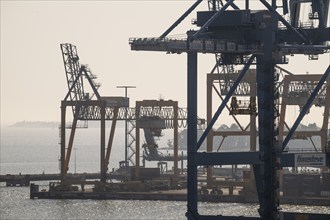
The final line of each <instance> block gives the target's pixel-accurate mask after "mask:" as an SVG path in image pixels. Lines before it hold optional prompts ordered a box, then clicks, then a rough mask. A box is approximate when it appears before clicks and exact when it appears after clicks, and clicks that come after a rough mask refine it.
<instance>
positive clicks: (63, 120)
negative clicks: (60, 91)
mask: <svg viewBox="0 0 330 220" xmlns="http://www.w3.org/2000/svg"><path fill="white" fill-rule="evenodd" d="M65 116H66V105H65V103H64V101H62V103H61V131H60V132H61V161H60V162H61V181H62V182H63V181H64V179H65V174H66V167H65Z"/></svg>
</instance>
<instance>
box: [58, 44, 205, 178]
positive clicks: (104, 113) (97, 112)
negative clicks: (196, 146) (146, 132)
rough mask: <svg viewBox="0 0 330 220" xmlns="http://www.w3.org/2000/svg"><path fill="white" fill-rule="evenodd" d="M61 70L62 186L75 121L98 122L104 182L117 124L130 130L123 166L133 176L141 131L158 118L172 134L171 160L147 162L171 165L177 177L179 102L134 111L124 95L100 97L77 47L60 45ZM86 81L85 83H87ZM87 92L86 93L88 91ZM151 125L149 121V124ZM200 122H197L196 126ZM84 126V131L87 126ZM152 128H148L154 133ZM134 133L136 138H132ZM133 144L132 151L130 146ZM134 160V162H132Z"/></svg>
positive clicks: (182, 117)
mask: <svg viewBox="0 0 330 220" xmlns="http://www.w3.org/2000/svg"><path fill="white" fill-rule="evenodd" d="M61 51H62V56H63V62H64V68H65V73H66V79H67V84H68V93H67V94H66V96H65V98H64V100H62V102H61V126H60V138H61V141H60V144H61V159H60V163H61V181H62V183H64V184H65V180H66V175H67V171H68V169H69V162H70V158H71V153H72V149H73V143H74V137H75V133H76V130H77V128H79V125H78V121H84V122H87V121H99V122H100V132H101V135H100V152H101V153H100V158H101V159H100V180H101V182H105V181H106V177H107V171H108V164H109V159H110V155H111V149H112V144H113V139H114V134H115V129H116V123H117V121H129V122H131V123H132V127H131V129H130V130H129V131H125V133H126V134H125V135H126V138H127V136H129V137H130V138H131V139H130V143H127V142H126V141H125V142H126V144H127V145H126V146H125V148H126V149H125V165H126V166H129V162H130V163H131V164H132V165H133V166H136V167H137V169H136V173H137V174H136V176H137V177H138V174H139V173H138V172H139V168H140V128H142V127H143V126H142V125H143V124H144V125H146V123H143V122H145V121H146V120H147V119H150V118H153V117H157V118H158V119H159V120H160V121H162V122H164V126H163V127H161V128H163V129H169V128H171V129H173V130H174V136H173V139H174V156H171V157H157V158H149V159H151V160H156V161H174V174H175V175H177V173H178V144H177V142H178V140H177V139H178V128H179V127H184V126H186V124H187V122H186V121H187V109H184V108H179V107H178V102H176V101H172V100H144V101H137V102H136V107H134V108H132V107H129V99H128V97H127V94H126V95H125V97H113V96H101V95H100V94H99V92H98V88H99V87H100V84H98V83H96V82H95V79H96V76H95V75H94V74H92V72H91V70H90V69H89V68H88V67H87V66H86V65H80V64H79V56H78V53H77V48H76V46H74V45H72V44H69V43H66V44H61ZM86 81H87V82H86ZM86 84H87V85H89V87H88V86H86ZM88 88H89V90H88ZM67 107H71V108H72V113H73V119H72V124H71V125H69V126H67V122H66V109H67ZM106 121H111V122H112V123H111V127H110V133H109V138H108V142H106V139H105V138H106ZM149 121H150V120H149ZM202 123H203V120H201V119H199V123H198V124H199V125H201V124H202ZM86 125H87V123H85V124H84V126H83V127H85V128H86V127H87V126H86ZM152 126H153V125H147V127H148V128H151V129H156V128H157V127H152ZM66 129H70V136H69V140H68V143H66ZM134 130H135V136H134ZM133 142H135V145H136V146H135V148H134V147H133V146H132V145H133ZM134 157H135V161H134Z"/></svg>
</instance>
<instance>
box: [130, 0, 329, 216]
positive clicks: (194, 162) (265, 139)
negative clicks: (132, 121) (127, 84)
mask: <svg viewBox="0 0 330 220" xmlns="http://www.w3.org/2000/svg"><path fill="white" fill-rule="evenodd" d="M201 2H202V1H201V0H199V1H196V2H195V3H194V4H193V5H192V6H191V7H190V8H189V9H188V10H187V11H186V12H185V13H184V14H183V15H182V16H181V17H180V18H179V19H178V20H177V21H176V22H174V24H173V25H172V26H170V27H169V28H168V29H167V30H166V31H165V32H164V33H163V34H162V35H161V36H160V37H158V38H131V39H130V40H129V43H130V45H131V50H137V51H139V50H143V51H163V52H167V53H178V54H180V53H187V59H188V64H187V72H188V75H187V86H188V97H187V99H188V109H189V112H188V121H189V123H188V197H187V200H188V210H187V213H186V215H187V217H188V219H245V218H244V217H228V216H227V217H225V216H208V215H207V216H206V215H200V214H199V213H198V209H197V191H198V190H197V182H198V181H197V166H199V165H226V164H253V168H254V173H255V181H256V186H257V192H258V198H259V214H260V218H261V219H279V218H280V216H279V193H278V192H279V181H278V177H277V170H278V168H279V167H280V166H281V165H283V162H282V161H281V162H282V163H281V164H280V163H279V159H278V157H282V150H283V149H285V147H286V145H287V143H288V141H289V140H290V138H291V137H292V135H293V133H294V132H295V130H296V128H297V126H298V124H299V123H300V121H301V119H302V118H303V116H304V115H305V114H306V112H307V111H308V109H309V107H310V105H311V104H312V103H313V100H314V98H315V97H316V95H317V93H318V92H319V91H320V89H321V87H322V85H323V83H324V82H325V81H326V80H327V78H328V76H329V74H330V66H329V67H328V68H327V70H326V71H325V73H324V74H323V75H322V77H321V79H320V81H319V82H318V84H317V85H316V87H315V88H314V90H313V92H312V93H311V94H310V97H309V98H308V100H307V102H306V104H305V105H304V107H303V108H302V111H301V113H300V115H299V116H298V118H297V120H296V122H295V123H294V125H293V126H292V128H291V129H290V131H289V132H288V135H287V136H286V138H285V140H284V141H283V143H282V144H281V145H280V144H279V142H278V116H279V114H278V112H279V109H278V104H279V103H278V96H276V94H278V88H279V86H278V79H277V77H276V74H275V71H274V68H275V65H278V64H287V63H288V59H287V58H286V55H292V54H304V55H308V56H309V58H310V59H316V58H317V56H318V55H321V54H324V53H329V52H330V46H329V45H327V44H326V42H328V41H330V34H329V33H330V29H329V27H328V26H327V18H328V10H329V1H328V0H321V1H316V0H306V1H305V0H302V1H300V0H291V1H289V3H288V1H287V0H282V1H280V2H281V5H278V4H277V3H278V1H276V0H272V1H271V4H269V3H268V1H266V0H260V1H259V2H260V3H261V4H262V5H263V6H264V7H265V8H266V9H265V10H251V9H250V4H249V3H250V1H249V0H246V1H245V9H239V8H238V7H237V5H235V3H234V2H235V1H234V0H228V1H216V0H213V1H208V3H209V5H211V7H210V8H211V9H212V10H209V11H200V12H197V19H196V21H195V22H194V23H195V24H196V25H197V26H198V27H199V29H198V30H197V31H193V30H190V31H188V32H187V39H170V38H166V36H167V35H168V34H169V33H170V32H171V31H172V30H173V29H174V28H175V27H176V26H177V25H178V24H179V23H180V22H181V21H182V20H184V19H185V18H186V17H187V16H188V15H189V14H190V13H191V12H192V11H193V10H194V9H195V8H196V7H197V6H198V5H199V4H200V3H201ZM306 2H308V3H311V7H312V12H311V14H310V18H311V19H315V20H317V21H318V26H317V27H314V26H310V25H306V24H301V23H300V22H299V15H300V13H301V12H300V6H301V4H302V3H306ZM219 6H220V7H219ZM289 6H290V7H289ZM229 7H231V8H233V10H228V8H229ZM279 7H281V8H282V9H283V13H282V14H280V13H279V12H278V11H277V9H278V8H279ZM288 13H290V21H287V20H286V19H285V18H284V17H283V15H286V14H288ZM279 24H281V25H282V26H279ZM198 53H213V54H220V57H221V59H219V63H217V64H218V65H223V66H225V65H233V64H234V65H237V64H240V65H243V69H242V70H241V71H240V73H239V75H238V77H237V78H236V80H235V82H234V83H233V84H232V85H231V87H230V89H229V91H228V94H227V95H226V97H225V98H224V100H223V101H222V103H221V105H220V106H219V108H218V110H217V111H216V112H215V114H214V115H213V116H212V117H209V118H208V119H207V121H208V123H209V124H208V126H207V128H206V130H205V132H204V133H203V135H202V137H201V138H200V139H199V141H198V142H196V140H197V130H196V126H195V125H196V123H197V60H198V59H197V54H198ZM251 65H256V74H257V77H256V79H257V82H256V83H257V91H256V92H257V94H258V96H257V103H258V106H257V109H258V127H259V151H257V152H235V153H232V154H227V153H213V152H207V153H200V152H198V149H199V147H200V146H201V144H202V143H203V141H204V140H205V139H206V137H207V136H208V133H209V132H210V131H211V130H212V126H213V125H214V123H215V121H216V120H217V118H218V117H219V115H220V114H221V112H222V110H223V109H224V108H225V107H226V104H227V102H228V101H229V99H230V97H231V96H232V95H233V93H234V92H235V90H236V88H237V86H238V84H239V83H240V81H241V80H242V78H243V77H244V75H245V74H246V72H247V71H248V69H249V67H250V66H251ZM209 119H210V120H209ZM327 156H328V157H329V155H327ZM228 157H230V158H231V160H230V161H228ZM328 166H329V165H328ZM260 218H253V217H249V218H248V217H246V219H260Z"/></svg>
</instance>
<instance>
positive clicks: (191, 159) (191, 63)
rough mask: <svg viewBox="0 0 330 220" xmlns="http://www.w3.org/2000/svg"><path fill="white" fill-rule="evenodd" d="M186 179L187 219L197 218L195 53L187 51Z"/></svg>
mask: <svg viewBox="0 0 330 220" xmlns="http://www.w3.org/2000/svg"><path fill="white" fill-rule="evenodd" d="M187 58H188V62H187V64H188V73H187V78H188V85H187V88H188V91H187V94H188V96H187V98H188V103H187V104H188V116H187V117H188V138H187V139H188V140H187V146H188V179H187V184H188V186H187V190H188V193H187V201H188V211H187V213H186V216H187V218H188V219H189V220H193V219H197V216H198V211H197V166H196V159H195V155H196V153H197V146H196V144H197V126H196V125H197V53H196V52H189V53H188V57H187Z"/></svg>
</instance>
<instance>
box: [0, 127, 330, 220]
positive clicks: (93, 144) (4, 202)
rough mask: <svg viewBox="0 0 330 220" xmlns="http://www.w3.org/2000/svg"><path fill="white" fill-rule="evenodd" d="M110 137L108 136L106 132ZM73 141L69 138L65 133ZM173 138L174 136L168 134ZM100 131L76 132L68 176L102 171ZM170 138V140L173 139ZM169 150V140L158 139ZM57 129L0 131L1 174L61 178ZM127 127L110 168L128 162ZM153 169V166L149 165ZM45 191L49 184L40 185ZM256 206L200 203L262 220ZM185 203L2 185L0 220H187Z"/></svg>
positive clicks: (210, 210)
mask: <svg viewBox="0 0 330 220" xmlns="http://www.w3.org/2000/svg"><path fill="white" fill-rule="evenodd" d="M108 132H109V131H108ZM67 136H69V134H67ZM169 136H170V135H169ZM99 137H100V134H99V129H98V128H95V127H94V128H88V129H84V130H78V131H77V133H76V139H75V142H74V149H75V150H74V151H73V152H72V154H71V162H70V169H69V172H77V173H83V172H99V167H100V162H99V161H100V159H99V156H100V149H99V148H100V141H99ZM169 138H171V137H169ZM158 141H159V142H158V143H159V145H160V146H166V143H167V139H166V138H165V139H164V138H163V139H162V140H158ZM58 143H59V131H58V129H57V128H21V127H8V126H5V127H1V149H0V161H1V163H0V174H1V175H5V174H19V173H21V174H41V173H46V174H47V173H59V161H58V159H59V157H60V145H59V144H58ZM123 143H124V128H123V126H122V127H119V128H118V129H116V135H115V139H114V144H113V149H112V151H111V156H110V163H109V167H110V169H111V168H115V167H118V163H119V161H121V160H123V158H124V147H123V146H124V144H123ZM151 165H152V164H151ZM38 184H41V185H42V187H43V186H44V187H46V186H47V185H48V183H47V182H38ZM281 208H282V210H283V211H291V212H310V213H327V214H330V209H329V207H326V206H292V205H282V206H281ZM257 209H258V205H257V204H238V203H205V202H200V203H199V204H198V210H199V213H200V214H207V215H231V216H233V215H234V216H240V215H245V216H258V212H257ZM186 210H187V203H186V202H179V201H138V200H47V199H46V200H41V199H40V200H39V199H30V198H29V187H6V186H5V184H3V183H2V184H1V186H0V219H1V220H3V219H186V218H185V213H186Z"/></svg>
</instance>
